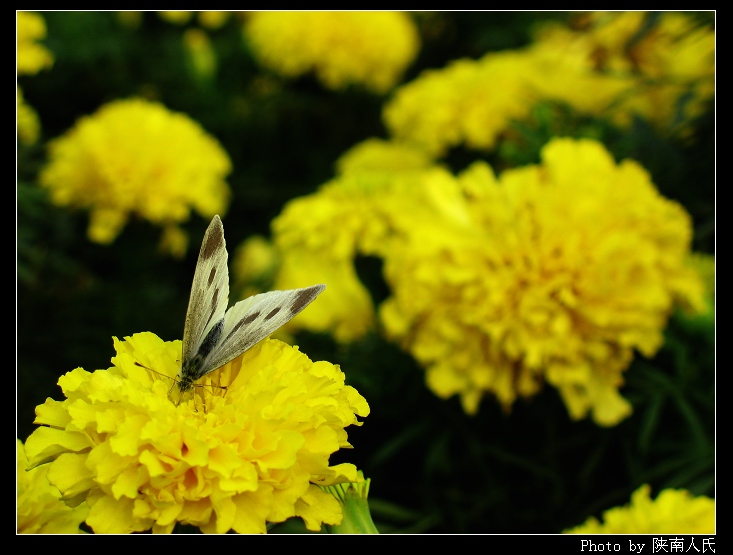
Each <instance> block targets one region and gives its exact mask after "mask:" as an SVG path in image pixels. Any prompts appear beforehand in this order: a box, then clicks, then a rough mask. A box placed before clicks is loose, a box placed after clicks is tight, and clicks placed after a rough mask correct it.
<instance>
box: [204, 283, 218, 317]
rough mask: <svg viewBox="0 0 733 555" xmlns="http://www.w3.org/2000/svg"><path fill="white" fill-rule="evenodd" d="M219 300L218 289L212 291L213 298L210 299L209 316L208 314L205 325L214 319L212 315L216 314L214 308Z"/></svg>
mask: <svg viewBox="0 0 733 555" xmlns="http://www.w3.org/2000/svg"><path fill="white" fill-rule="evenodd" d="M218 300H219V289H218V288H217V289H214V296H213V297H212V299H211V314H209V318H208V319H207V320H206V323H207V324H208V323H209V322H210V321H211V319H212V318H213V317H214V314H215V313H216V307H217V306H218V304H217V301H218Z"/></svg>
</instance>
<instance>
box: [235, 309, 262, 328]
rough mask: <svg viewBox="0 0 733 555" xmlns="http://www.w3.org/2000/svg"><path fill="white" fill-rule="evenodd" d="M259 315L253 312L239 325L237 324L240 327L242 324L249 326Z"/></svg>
mask: <svg viewBox="0 0 733 555" xmlns="http://www.w3.org/2000/svg"><path fill="white" fill-rule="evenodd" d="M259 315H260V313H259V312H253V313H252V314H250V315H249V316H247V317H246V318H244V319H243V320H242V321H241V322H240V323H239V324H238V326H242V325H244V324H250V323H252V322H254V321H255V320H256V319H257V317H258V316H259Z"/></svg>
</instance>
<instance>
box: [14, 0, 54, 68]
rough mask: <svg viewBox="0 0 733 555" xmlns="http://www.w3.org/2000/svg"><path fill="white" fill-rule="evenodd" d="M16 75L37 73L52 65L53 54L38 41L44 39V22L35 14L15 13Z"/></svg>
mask: <svg viewBox="0 0 733 555" xmlns="http://www.w3.org/2000/svg"><path fill="white" fill-rule="evenodd" d="M16 24H17V27H16V32H17V37H18V50H17V58H16V61H17V72H18V75H24V74H34V73H38V72H39V71H41V70H42V69H48V68H50V67H51V66H52V65H53V54H51V52H50V51H49V50H48V49H47V48H46V47H45V46H42V45H40V44H38V41H39V40H41V39H44V38H46V22H45V21H44V20H43V17H41V16H40V15H39V14H37V13H32V12H16Z"/></svg>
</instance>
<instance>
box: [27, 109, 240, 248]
mask: <svg viewBox="0 0 733 555" xmlns="http://www.w3.org/2000/svg"><path fill="white" fill-rule="evenodd" d="M230 171H231V161H230V160H229V157H228V156H227V153H226V152H225V151H224V149H223V148H222V147H221V145H220V144H219V143H218V141H217V140H216V139H214V138H213V137H211V136H210V135H207V134H206V132H205V131H204V130H203V129H202V128H201V126H200V125H198V124H197V123H196V122H195V121H193V120H191V119H190V118H188V117H187V116H186V115H184V114H181V113H176V112H171V111H169V110H168V109H167V108H165V106H163V105H162V104H159V103H156V102H149V101H147V100H142V99H130V100H118V101H114V102H111V103H109V104H106V105H105V106H103V107H102V108H100V109H99V110H98V111H97V112H96V113H95V114H94V115H92V116H87V117H84V118H81V119H80V120H79V121H78V122H77V123H76V125H75V126H74V127H73V128H72V129H71V130H69V131H67V132H66V134H65V135H63V136H61V137H59V138H57V139H55V140H54V141H52V142H51V143H50V145H49V162H48V165H47V166H46V167H45V168H44V169H43V170H42V172H41V174H40V177H39V181H40V183H41V185H42V186H44V187H46V188H47V189H48V190H49V192H50V193H51V198H52V200H53V201H54V202H55V203H56V204H58V205H60V206H73V207H80V208H88V209H90V210H91V218H90V224H89V229H88V235H89V238H90V239H91V240H92V241H95V242H97V243H105V244H106V243H110V242H112V241H113V240H114V239H115V238H116V237H117V235H118V234H119V233H120V231H121V229H122V227H123V226H124V225H125V223H126V222H127V219H128V218H129V217H130V216H131V215H135V216H139V217H141V218H144V219H147V220H149V221H151V222H152V223H154V224H156V225H158V226H161V227H164V228H169V231H168V233H169V234H170V233H173V232H172V231H171V230H170V228H172V227H177V226H178V224H180V223H182V222H185V221H186V220H188V218H189V217H190V213H191V210H196V211H197V212H198V213H199V214H201V215H202V216H204V217H205V218H211V217H213V216H214V214H221V213H222V212H224V211H225V210H226V207H227V203H228V199H229V195H230V193H229V187H228V185H227V183H226V181H225V177H226V175H227V174H228V173H229V172H230ZM169 238H170V237H169ZM174 244H175V245H176V246H178V247H179V251H180V245H181V243H180V240H179V241H177V242H174ZM174 250H175V249H174Z"/></svg>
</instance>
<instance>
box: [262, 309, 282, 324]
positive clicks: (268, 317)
mask: <svg viewBox="0 0 733 555" xmlns="http://www.w3.org/2000/svg"><path fill="white" fill-rule="evenodd" d="M278 312H280V307H279V306H278V307H277V308H275V309H274V310H273V311H272V312H270V314H268V315H267V316H265V321H267V320H269V319H270V318H272V317H273V316H275V314H277V313H278Z"/></svg>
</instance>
